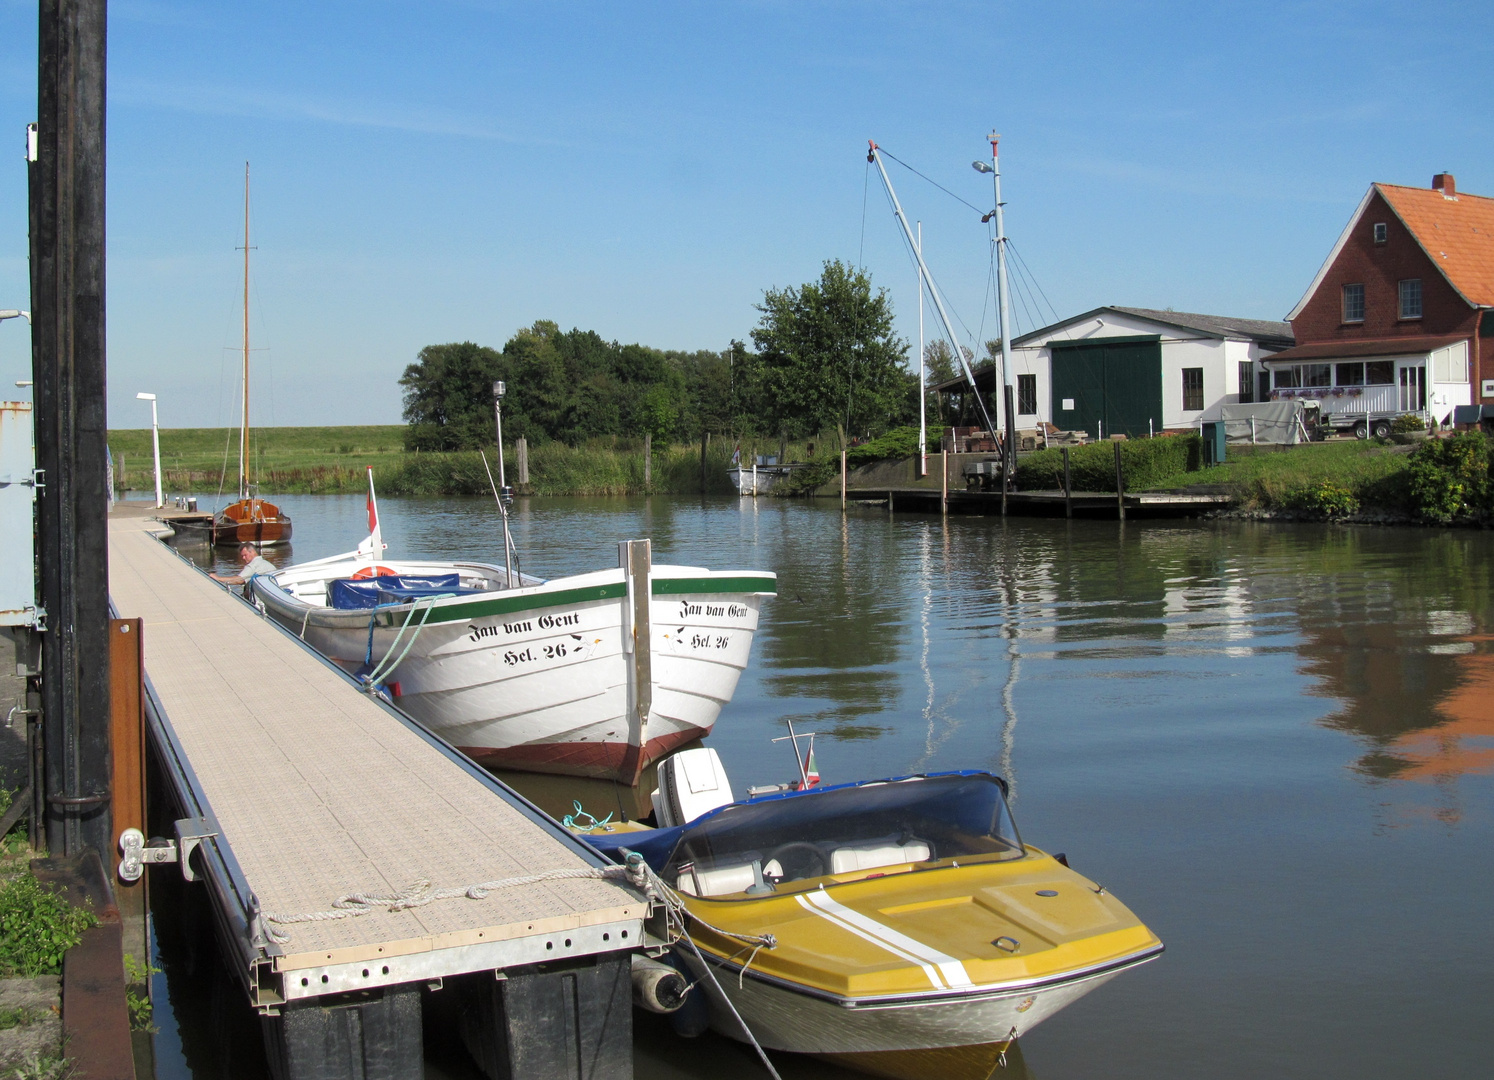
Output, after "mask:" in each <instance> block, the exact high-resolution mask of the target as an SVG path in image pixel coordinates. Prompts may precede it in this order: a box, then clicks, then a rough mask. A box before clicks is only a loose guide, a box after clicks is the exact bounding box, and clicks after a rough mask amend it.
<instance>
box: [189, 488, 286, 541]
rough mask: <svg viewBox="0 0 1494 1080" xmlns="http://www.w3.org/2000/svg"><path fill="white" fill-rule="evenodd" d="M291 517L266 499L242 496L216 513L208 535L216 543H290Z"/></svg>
mask: <svg viewBox="0 0 1494 1080" xmlns="http://www.w3.org/2000/svg"><path fill="white" fill-rule="evenodd" d="M290 538H291V519H290V518H289V517H288V516H286V515H285V514H282V513H281V512H280V507H278V506H276V505H275V504H274V503H271V502H266V501H265V500H264V499H240V500H239V501H238V502H236V503H231V504H230V505H228V506H225V507H224V508H223V509H222V510H219V511H218V512H217V513H216V514H214V515H213V524H212V527H211V529H210V536H209V539H210V540H211V542H212V543H213V544H214V545H215V546H219V547H225V546H230V545H238V544H255V545H257V546H260V547H266V546H269V545H271V544H288V543H290Z"/></svg>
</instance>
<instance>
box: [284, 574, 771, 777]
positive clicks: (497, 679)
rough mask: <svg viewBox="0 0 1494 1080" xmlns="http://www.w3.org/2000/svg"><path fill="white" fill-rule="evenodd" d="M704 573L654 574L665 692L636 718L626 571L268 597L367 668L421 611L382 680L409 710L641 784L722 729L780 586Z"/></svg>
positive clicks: (511, 761)
mask: <svg viewBox="0 0 1494 1080" xmlns="http://www.w3.org/2000/svg"><path fill="white" fill-rule="evenodd" d="M699 573H700V575H701V576H700V578H698V579H695V580H682V579H679V578H675V579H668V578H657V577H656V578H655V580H654V583H653V584H654V589H653V595H652V597H651V602H650V605H649V612H650V625H651V631H650V648H651V655H650V657H649V660H650V667H651V672H652V679H651V684H650V687H649V688H650V691H651V693H650V696H651V699H652V700H651V704H650V707H649V709H648V713H647V723H646V724H643V725H639V724H638V723H637V721H636V719H634V718H635V717H636V715H637V712H638V710H637V700H636V696H637V690H636V688H635V685H634V681H635V674H634V673H635V671H636V667H635V664H634V658H633V656H632V654H631V651H630V646H631V644H632V633H631V628H630V626H629V623H628V608H627V604H626V595H625V587H624V585H623V584H622V576H621V573H620V572H614V573H612V574H611V575H607V574H600V575H584V576H583V578H581V579H564V580H562V581H559V582H551V583H548V584H547V585H544V586H540V587H535V588H527V589H523V590H516V591H515V593H514V594H513V595H512V596H509V595H506V594H502V593H500V594H497V597H496V599H484V600H458V601H437V602H436V603H435V604H434V605H431V606H430V610H429V614H428V615H424V614H423V612H422V610H421V609H420V608H417V609H415V610H414V612H413V614H411V611H410V609H408V608H406V609H401V608H394V609H381V610H380V611H379V612H378V613H377V614H376V615H375V614H374V613H370V612H368V611H331V610H329V609H325V608H320V609H318V608H312V607H308V606H307V605H305V604H300V605H296V604H287V603H286V602H285V600H286V594H285V593H284V591H283V590H280V589H277V588H273V587H265V586H261V585H259V584H258V583H256V595H257V596H258V597H260V599H261V601H262V602H264V603H265V606H266V610H267V611H268V612H269V613H270V614H271V615H272V616H274V617H275V618H276V619H277V620H278V621H280V622H281V623H282V624H284V625H286V626H287V627H288V628H290V629H292V630H293V631H295V632H296V633H297V634H298V635H300V636H301V637H302V638H303V639H304V640H305V641H306V642H307V643H308V644H309V645H311V646H312V647H313V648H315V649H316V650H317V651H318V652H320V653H322V654H323V655H324V656H326V657H328V658H329V659H330V660H332V661H333V662H334V663H336V664H337V665H339V666H340V667H342V668H343V669H345V670H347V671H349V672H350V673H359V672H361V671H363V670H365V669H366V664H367V661H368V659H369V657H370V656H372V658H373V660H374V664H375V666H376V667H377V666H378V665H379V662H380V661H381V660H384V658H386V657H390V658H391V659H393V658H395V657H398V655H399V653H400V652H401V651H402V650H403V649H404V648H405V646H406V645H410V643H411V640H412V638H411V636H410V629H409V628H407V629H406V631H405V634H404V636H403V638H401V635H400V631H401V628H402V626H404V622H405V619H406V616H407V615H408V616H409V619H410V627H411V628H415V636H414V638H413V645H411V647H410V651H409V652H408V654H406V655H405V657H404V659H403V660H401V661H399V663H398V664H397V666H394V667H393V668H392V670H391V671H390V673H389V674H388V676H387V678H385V679H382V680H381V681H383V682H384V684H385V685H386V686H387V687H388V689H389V691H390V694H391V696H392V698H393V700H394V702H395V704H396V705H398V706H399V707H400V708H401V709H402V710H404V711H405V712H407V713H409V714H410V715H411V716H412V717H414V718H415V719H416V720H418V721H420V722H421V723H423V724H424V725H425V726H427V727H428V728H430V729H431V730H432V731H434V732H435V733H436V734H438V735H440V736H441V737H442V738H444V739H446V740H447V741H448V742H450V743H452V744H453V745H455V746H457V747H458V748H459V749H461V750H462V751H463V752H464V753H466V754H468V755H469V756H471V757H472V758H474V759H475V760H477V761H479V762H481V763H482V764H484V765H488V766H491V767H495V768H508V769H520V770H528V771H535V772H549V773H561V774H565V775H573V776H590V777H601V778H606V779H612V780H620V781H622V782H624V783H628V784H632V783H634V782H635V781H636V780H637V778H638V776H639V774H640V773H641V772H642V771H643V769H644V768H645V767H647V765H648V764H649V763H650V762H652V761H655V760H657V759H658V758H660V757H662V756H663V755H665V754H667V753H669V752H670V751H671V750H674V749H675V748H677V747H679V746H681V745H683V744H684V743H687V742H689V741H691V740H693V739H698V738H701V737H702V736H704V735H706V734H708V733H709V732H710V730H711V728H712V727H713V726H714V725H715V722H716V717H717V716H718V715H719V714H720V712H721V708H722V706H723V705H725V704H726V703H727V702H728V701H730V700H731V697H732V695H733V694H734V693H735V691H736V687H737V681H738V679H739V678H740V676H741V673H742V670H743V669H744V668H745V667H746V666H747V660H748V656H749V654H750V652H751V648H752V638H753V635H754V634H755V632H756V630H757V622H758V614H759V609H760V606H761V601H762V597H763V596H764V595H768V594H770V593H771V590H772V589H773V588H774V586H773V579H772V577H771V576H769V575H759V576H757V577H756V578H750V579H746V581H745V584H744V582H743V580H742V579H736V580H735V582H734V583H732V582H727V581H722V580H719V579H712V578H711V576H710V575H709V573H708V572H705V571H701V572H699ZM609 577H610V578H614V579H616V582H617V584H615V585H614V584H613V583H612V582H611V581H609V580H607V579H608V578H609ZM578 581H580V582H585V584H579V585H578V584H577V582H578ZM593 581H595V584H592V582H593ZM696 585H698V586H699V589H698V591H697V590H696V588H695V586H696ZM661 587H662V588H663V589H664V590H666V591H664V592H663V593H662V594H661V592H660V589H661ZM750 589H755V590H762V591H748V590H750ZM277 594H278V595H277ZM515 605H521V606H517V607H516V606H515ZM491 608H498V609H504V610H496V611H493V610H489V609H491ZM371 619H372V621H373V622H374V623H375V625H374V626H373V638H372V649H371V650H370V648H369V623H370V620H371Z"/></svg>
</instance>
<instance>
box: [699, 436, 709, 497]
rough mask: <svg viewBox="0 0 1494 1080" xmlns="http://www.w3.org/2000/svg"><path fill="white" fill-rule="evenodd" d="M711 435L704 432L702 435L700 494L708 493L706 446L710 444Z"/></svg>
mask: <svg viewBox="0 0 1494 1080" xmlns="http://www.w3.org/2000/svg"><path fill="white" fill-rule="evenodd" d="M710 439H711V433H710V432H709V431H702V432H701V433H700V493H701V494H702V495H704V494H705V493H706V446H707V444H708V443H709V442H710Z"/></svg>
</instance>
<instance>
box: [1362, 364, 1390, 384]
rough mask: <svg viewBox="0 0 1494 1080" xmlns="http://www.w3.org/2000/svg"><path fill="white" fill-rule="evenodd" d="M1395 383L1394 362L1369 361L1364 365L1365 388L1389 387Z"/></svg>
mask: <svg viewBox="0 0 1494 1080" xmlns="http://www.w3.org/2000/svg"><path fill="white" fill-rule="evenodd" d="M1393 382H1395V361H1394V360H1370V361H1369V362H1368V363H1366V364H1365V365H1364V385H1365V386H1389V385H1390V384H1391V383H1393Z"/></svg>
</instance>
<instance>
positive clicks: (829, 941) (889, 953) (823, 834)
mask: <svg viewBox="0 0 1494 1080" xmlns="http://www.w3.org/2000/svg"><path fill="white" fill-rule="evenodd" d="M783 788H785V789H787V790H782V789H781V790H778V791H777V793H775V794H769V795H766V796H761V797H753V798H748V799H747V800H745V801H737V800H735V799H734V797H733V795H732V791H731V785H730V783H729V782H728V780H727V778H726V774H725V771H724V770H723V769H722V767H721V763H720V760H719V758H718V757H717V756H716V752H715V751H714V750H712V749H710V748H700V749H692V750H685V751H682V752H680V753H678V754H675V755H674V756H672V757H670V758H668V759H667V760H665V761H663V762H662V763H661V764H660V766H659V791H658V792H657V793H656V798H655V807H656V813H657V817H658V823H659V826H660V827H659V828H654V829H648V828H645V827H643V826H640V825H636V824H627V823H624V824H621V825H612V824H609V825H606V826H601V827H597V826H594V827H593V828H591V829H587V830H580V829H578V831H581V832H583V833H584V834H585V835H586V838H587V839H588V840H589V841H590V842H591V843H592V844H594V845H595V846H597V847H598V848H600V849H602V850H604V851H606V852H608V853H610V854H612V855H613V856H614V857H616V858H619V859H627V858H628V857H629V855H630V853H631V854H632V857H633V859H634V861H635V862H636V861H637V859H638V857H640V856H641V857H642V859H643V861H644V862H646V863H647V865H648V867H649V868H650V869H651V870H652V872H653V874H654V875H655V880H656V885H657V886H661V887H660V888H659V891H660V892H661V894H662V895H663V896H664V897H665V899H666V901H667V903H669V904H671V905H677V906H678V908H679V909H680V911H679V920H680V921H677V922H676V923H675V927H676V929H675V936H676V940H675V941H674V942H673V943H672V945H671V947H670V952H669V954H668V956H669V959H670V962H671V963H673V964H674V965H675V966H676V968H677V969H678V970H679V971H680V972H681V973H682V974H684V975H685V976H686V978H687V979H688V980H689V981H690V982H691V983H694V985H695V990H694V991H692V993H691V994H689V995H687V996H686V1000H685V1003H684V1005H683V1006H681V1007H680V1008H679V1010H678V1011H677V1012H676V1013H675V1017H676V1028H677V1030H680V1031H681V1032H682V1033H684V1034H698V1033H699V1032H700V1031H701V1030H703V1029H704V1027H705V1026H706V1025H709V1026H710V1027H712V1028H714V1029H715V1030H717V1031H719V1032H721V1033H722V1034H724V1035H728V1036H731V1037H733V1038H736V1039H746V1038H747V1036H746V1034H745V1033H744V1031H743V1025H744V1024H745V1026H746V1028H747V1030H748V1031H750V1033H751V1039H752V1040H755V1041H756V1042H757V1043H758V1044H759V1045H760V1046H762V1047H766V1048H768V1049H773V1050H789V1051H794V1052H796V1053H803V1054H814V1055H818V1056H821V1057H825V1058H830V1059H833V1060H835V1061H836V1062H837V1063H839V1064H842V1065H846V1066H849V1067H851V1068H854V1069H858V1070H861V1071H863V1072H868V1073H872V1074H874V1075H878V1076H887V1077H908V1078H914V1077H918V1078H923V1077H939V1078H940V1080H967V1078H968V1080H985V1078H986V1077H988V1076H990V1075H991V1074H992V1072H993V1071H995V1070H996V1069H997V1068H998V1067H999V1066H1000V1065H1001V1064H1002V1062H1003V1060H1004V1054H1005V1053H1006V1051H1007V1049H1008V1047H1009V1046H1010V1045H1011V1043H1012V1041H1013V1040H1015V1039H1017V1038H1018V1037H1019V1036H1021V1035H1023V1034H1025V1033H1026V1032H1028V1031H1031V1030H1032V1028H1034V1027H1035V1026H1037V1025H1038V1024H1039V1023H1041V1022H1042V1021H1044V1020H1046V1019H1047V1018H1048V1017H1050V1016H1052V1015H1053V1014H1054V1013H1056V1012H1058V1011H1059V1010H1060V1009H1062V1008H1063V1007H1064V1006H1066V1005H1068V1004H1070V1003H1072V1002H1074V1001H1076V1000H1078V999H1079V998H1081V997H1083V996H1084V995H1085V994H1087V993H1089V992H1090V991H1091V990H1094V989H1096V988H1097V987H1099V986H1100V985H1101V984H1103V983H1105V982H1107V981H1109V980H1110V979H1113V978H1114V977H1115V976H1116V975H1118V974H1120V973H1121V972H1122V971H1125V970H1126V969H1128V968H1132V967H1135V966H1137V965H1138V964H1143V963H1145V962H1146V961H1148V960H1151V959H1153V958H1155V957H1156V956H1157V955H1159V954H1160V953H1161V952H1162V948H1163V946H1162V942H1161V941H1160V940H1158V938H1157V936H1156V935H1155V934H1153V933H1152V932H1151V931H1150V930H1149V929H1147V927H1146V926H1144V925H1143V924H1142V923H1141V921H1140V920H1138V919H1137V918H1136V916H1135V915H1133V914H1132V913H1131V912H1130V911H1129V910H1128V909H1127V908H1126V907H1125V905H1123V904H1122V903H1121V902H1120V901H1119V900H1117V899H1116V898H1115V897H1114V896H1112V895H1110V893H1109V892H1108V891H1106V890H1105V889H1104V888H1103V887H1102V886H1100V885H1098V884H1096V883H1095V882H1093V881H1091V880H1089V879H1088V878H1086V877H1084V876H1083V875H1081V874H1079V873H1076V872H1075V871H1073V870H1071V869H1069V867H1068V864H1067V862H1066V860H1065V859H1064V857H1063V856H1062V855H1058V856H1053V855H1049V854H1047V853H1046V852H1044V851H1041V850H1039V849H1038V848H1035V847H1032V846H1030V845H1026V844H1024V843H1023V842H1022V841H1021V839H1020V837H1019V836H1018V834H1017V828H1016V825H1015V823H1014V822H1013V821H1012V817H1011V814H1010V812H1009V810H1008V809H1007V803H1006V784H1005V782H1004V781H1003V780H1002V779H1001V778H1000V777H998V776H994V775H992V774H991V773H987V772H980V771H961V772H945V773H930V774H926V775H919V776H900V777H892V778H889V779H885V780H871V781H863V782H859V783H852V784H839V785H835V786H830V787H820V786H817V785H816V784H815V782H814V778H813V775H812V773H810V772H809V771H808V770H806V769H801V780H800V782H798V783H795V784H793V785H784V786H783ZM681 927H682V928H683V936H680V928H681ZM702 993H703V995H704V996H703V997H702V996H701V994H702ZM692 1009H694V1010H695V1014H694V1016H693V1017H692V1015H691V1011H692ZM660 1011H661V1010H660Z"/></svg>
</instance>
